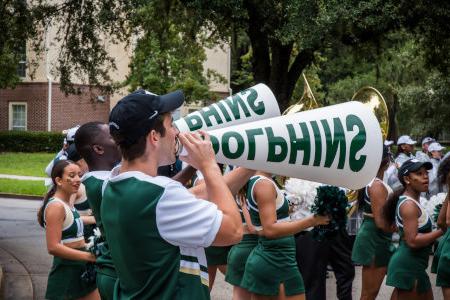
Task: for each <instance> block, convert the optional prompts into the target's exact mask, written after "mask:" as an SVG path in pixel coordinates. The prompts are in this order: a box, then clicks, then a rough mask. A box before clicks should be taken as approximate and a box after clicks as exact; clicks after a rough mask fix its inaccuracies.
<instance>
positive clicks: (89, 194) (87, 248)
mask: <svg viewBox="0 0 450 300" xmlns="http://www.w3.org/2000/svg"><path fill="white" fill-rule="evenodd" d="M183 102H184V96H183V94H182V92H181V91H176V92H172V93H169V94H166V95H161V96H158V95H154V94H151V93H148V92H146V91H144V90H138V91H136V92H134V93H131V94H129V95H127V96H125V97H124V98H123V99H121V100H120V101H119V102H118V103H117V105H116V106H115V107H114V108H113V109H112V111H111V113H110V116H109V124H105V123H102V122H89V123H86V124H83V125H81V126H79V127H76V128H73V129H72V130H69V132H68V135H67V138H66V140H65V143H64V145H65V146H64V148H63V150H62V151H61V152H60V153H58V155H57V157H56V158H55V159H54V160H53V161H52V162H51V163H50V164H49V166H48V167H47V173H48V174H49V177H50V178H51V182H49V183H48V186H49V191H48V193H47V195H46V196H45V198H44V200H43V204H42V207H41V208H40V210H39V212H38V222H39V224H40V225H41V226H42V227H44V228H45V231H46V241H47V249H48V252H49V253H50V254H51V255H53V257H54V260H53V265H52V268H51V270H50V274H49V277H48V284H47V291H46V299H209V298H210V291H211V289H212V287H213V284H214V278H215V275H216V272H217V270H220V271H221V272H223V273H224V274H225V281H226V282H228V283H229V284H231V285H232V286H233V295H230V298H232V299H234V300H244V299H308V300H313V299H318V300H324V299H326V293H325V290H326V289H325V280H326V273H327V265H331V266H332V268H333V271H334V272H335V273H336V278H337V285H338V289H337V290H338V295H337V298H339V299H351V298H352V294H351V290H352V282H353V278H354V264H359V265H361V266H362V292H361V295H360V298H361V299H375V298H376V297H377V295H378V292H379V289H380V287H381V284H382V282H383V280H384V278H385V276H386V284H387V285H390V286H393V287H394V292H393V294H392V299H432V298H433V294H432V291H431V282H430V280H429V277H428V275H427V273H426V269H427V267H428V258H429V255H430V254H431V247H432V245H433V244H434V243H435V242H436V241H437V240H438V239H440V242H439V246H438V247H437V249H436V251H435V255H434V260H433V267H432V269H433V271H434V272H436V273H437V281H436V285H437V286H440V287H442V291H443V295H444V297H445V299H450V272H449V271H448V270H450V239H449V238H448V236H449V234H450V233H449V232H450V231H446V229H447V227H448V226H449V225H450V207H449V206H448V201H449V196H448V189H449V187H450V157H449V155H446V156H445V157H443V155H442V154H443V152H442V151H443V150H444V147H442V146H441V145H440V144H439V143H437V142H436V141H435V140H434V139H432V138H430V137H427V138H424V140H423V142H422V150H423V151H421V152H417V153H416V157H415V156H414V155H413V154H412V153H413V150H414V147H413V146H414V145H415V143H416V142H415V141H413V140H412V139H411V138H410V137H409V136H401V137H400V138H399V139H398V141H397V147H398V153H397V155H396V158H395V160H394V159H393V156H392V154H391V151H390V147H391V145H392V143H391V142H389V141H386V142H385V145H384V146H383V155H382V161H381V164H380V167H379V170H378V172H377V174H376V177H375V178H374V179H373V180H372V181H371V182H370V183H369V184H368V185H367V187H366V188H365V189H363V190H361V191H359V195H360V199H359V202H358V203H359V204H358V205H359V211H362V212H363V221H362V224H361V226H360V228H359V231H358V233H357V236H356V239H355V241H354V244H353V241H352V239H351V238H350V237H349V235H348V233H347V232H345V231H342V232H337V233H336V234H335V236H334V237H333V238H331V239H329V240H325V241H316V240H314V238H313V237H312V236H311V234H310V231H308V229H309V228H312V227H315V226H320V225H326V224H328V223H329V222H330V216H327V215H323V216H322V215H314V214H310V215H308V216H305V217H304V218H300V219H292V218H291V217H290V213H291V209H290V203H289V201H288V197H286V193H285V192H284V191H283V190H282V188H280V187H279V186H278V185H277V182H276V181H275V180H274V179H273V176H272V174H269V173H266V172H263V171H258V170H256V171H254V170H249V169H245V168H241V167H238V168H229V169H228V171H227V172H224V168H223V166H222V165H219V164H217V162H216V160H215V154H214V150H213V148H212V145H211V142H210V138H209V136H208V134H207V133H206V132H203V131H199V132H197V133H180V132H179V131H178V129H177V128H176V127H175V126H174V125H173V118H172V115H171V112H172V111H174V110H175V109H177V108H178V107H180V106H181V105H182V104H183ZM180 144H181V145H182V146H183V147H184V149H185V150H186V153H187V155H186V156H182V157H181V159H182V160H183V163H184V165H185V167H184V168H180V167H179V166H180V163H179V162H177V159H178V158H177V157H176V153H177V152H178V147H179V145H180ZM167 166H171V167H167ZM174 170H176V171H174ZM194 178H197V180H194ZM442 192H444V193H447V196H446V198H445V201H443V203H442V208H441V209H440V211H439V214H438V217H437V222H436V224H437V225H436V226H435V228H434V229H433V222H432V220H431V217H432V216H430V214H429V213H428V212H427V211H426V210H425V209H424V208H423V206H422V204H421V202H420V201H421V200H420V198H421V196H422V198H429V197H431V196H433V195H436V194H439V193H442ZM395 234H397V235H399V246H398V248H397V249H395V247H394V246H393V235H395Z"/></svg>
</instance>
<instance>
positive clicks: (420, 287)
mask: <svg viewBox="0 0 450 300" xmlns="http://www.w3.org/2000/svg"><path fill="white" fill-rule="evenodd" d="M430 251H431V246H427V247H423V248H420V249H412V248H409V247H408V246H407V245H406V242H405V241H404V240H401V241H400V246H399V247H398V249H397V251H395V253H394V255H392V257H391V260H390V261H389V265H388V270H387V278H386V284H387V285H389V286H393V287H396V288H398V289H401V290H407V291H411V290H413V289H414V287H415V285H416V282H417V289H416V291H417V292H418V293H425V292H427V291H428V290H429V289H430V288H431V283H430V278H429V277H428V274H427V272H426V269H427V267H428V258H429V256H430Z"/></svg>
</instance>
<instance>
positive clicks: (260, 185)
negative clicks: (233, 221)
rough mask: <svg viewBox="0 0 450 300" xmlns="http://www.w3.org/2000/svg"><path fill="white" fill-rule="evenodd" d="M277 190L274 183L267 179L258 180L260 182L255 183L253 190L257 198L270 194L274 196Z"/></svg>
mask: <svg viewBox="0 0 450 300" xmlns="http://www.w3.org/2000/svg"><path fill="white" fill-rule="evenodd" d="M276 192H277V191H276V189H275V185H274V183H273V182H271V181H270V180H267V179H261V180H258V182H256V183H255V187H254V190H253V193H254V195H255V197H257V198H261V197H268V196H270V197H272V196H274V195H275V194H276Z"/></svg>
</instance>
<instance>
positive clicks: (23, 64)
mask: <svg viewBox="0 0 450 300" xmlns="http://www.w3.org/2000/svg"><path fill="white" fill-rule="evenodd" d="M18 54H19V57H20V59H19V64H18V65H17V75H18V76H19V77H22V78H23V77H25V76H26V75H27V44H26V41H24V42H23V43H22V45H21V46H20V47H19V49H18Z"/></svg>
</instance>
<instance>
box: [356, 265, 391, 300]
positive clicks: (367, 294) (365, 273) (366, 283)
mask: <svg viewBox="0 0 450 300" xmlns="http://www.w3.org/2000/svg"><path fill="white" fill-rule="evenodd" d="M386 270H387V267H375V266H363V268H362V279H361V280H362V289H361V300H375V298H376V297H377V295H378V292H379V291H380V286H381V284H382V283H383V279H384V276H385V275H386Z"/></svg>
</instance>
